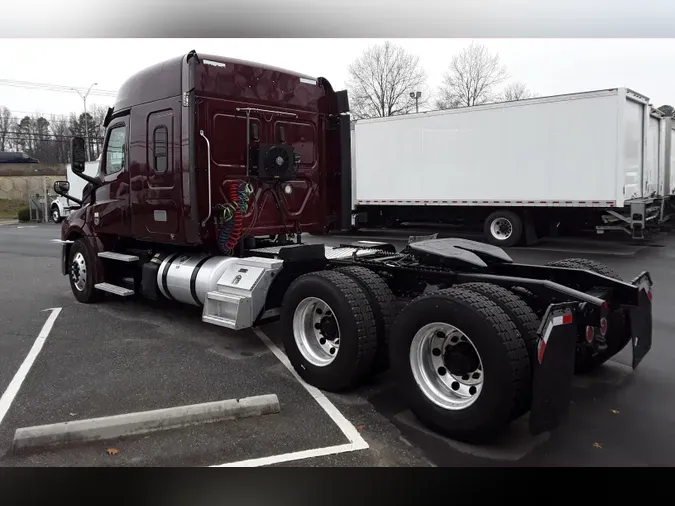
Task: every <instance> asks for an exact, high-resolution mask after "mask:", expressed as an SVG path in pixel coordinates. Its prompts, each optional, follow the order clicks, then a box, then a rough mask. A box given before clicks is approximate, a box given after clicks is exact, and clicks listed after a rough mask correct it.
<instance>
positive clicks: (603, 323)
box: [600, 316, 607, 337]
mask: <svg viewBox="0 0 675 506" xmlns="http://www.w3.org/2000/svg"><path fill="white" fill-rule="evenodd" d="M605 334H607V318H605V317H604V316H603V317H602V318H600V335H601V336H602V337H605Z"/></svg>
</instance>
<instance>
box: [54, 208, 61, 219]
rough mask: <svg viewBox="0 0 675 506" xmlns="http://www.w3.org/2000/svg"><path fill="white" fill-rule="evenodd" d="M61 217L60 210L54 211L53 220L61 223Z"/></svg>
mask: <svg viewBox="0 0 675 506" xmlns="http://www.w3.org/2000/svg"><path fill="white" fill-rule="evenodd" d="M59 216H60V215H59V210H58V209H54V210H53V211H52V219H53V220H54V221H59Z"/></svg>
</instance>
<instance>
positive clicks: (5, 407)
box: [0, 307, 61, 423]
mask: <svg viewBox="0 0 675 506" xmlns="http://www.w3.org/2000/svg"><path fill="white" fill-rule="evenodd" d="M45 311H51V312H52V313H51V314H50V315H49V317H48V318H47V321H46V322H45V324H44V325H43V326H42V330H41V331H40V334H38V336H37V339H35V342H34V343H33V347H32V348H31V349H30V351H29V352H28V355H27V356H26V358H25V359H24V361H23V363H22V364H21V367H19V370H18V371H16V374H15V375H14V378H12V381H11V383H10V384H9V386H8V387H7V390H5V393H4V394H2V397H0V423H2V420H3V419H4V418H5V415H6V414H7V411H9V407H10V406H11V405H12V402H13V401H14V398H15V397H16V394H17V393H18V392H19V389H20V388H21V384H22V383H23V380H24V379H26V376H27V375H28V372H29V371H30V368H31V367H32V366H33V363H34V362H35V359H36V358H37V356H38V353H40V350H42V346H44V344H45V341H46V340H47V337H48V336H49V333H50V332H51V331H52V327H53V326H54V322H55V321H56V318H57V317H58V316H59V313H60V312H61V308H60V307H54V308H50V309H45Z"/></svg>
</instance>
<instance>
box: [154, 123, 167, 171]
mask: <svg viewBox="0 0 675 506" xmlns="http://www.w3.org/2000/svg"><path fill="white" fill-rule="evenodd" d="M152 137H153V139H152V149H153V152H154V162H155V163H154V168H155V172H156V173H157V174H164V173H165V172H166V171H167V169H168V150H167V145H168V140H169V130H168V129H167V128H166V126H164V125H161V126H158V127H157V128H155V131H154V132H153V134H152Z"/></svg>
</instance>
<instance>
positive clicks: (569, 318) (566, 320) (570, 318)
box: [562, 313, 574, 325]
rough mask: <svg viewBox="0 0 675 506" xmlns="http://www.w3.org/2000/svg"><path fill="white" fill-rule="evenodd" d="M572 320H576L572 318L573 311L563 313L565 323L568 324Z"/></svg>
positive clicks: (563, 322)
mask: <svg viewBox="0 0 675 506" xmlns="http://www.w3.org/2000/svg"><path fill="white" fill-rule="evenodd" d="M572 321H574V319H573V318H572V314H571V313H567V314H564V315H563V317H562V324H563V325H567V324H569V323H572Z"/></svg>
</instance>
